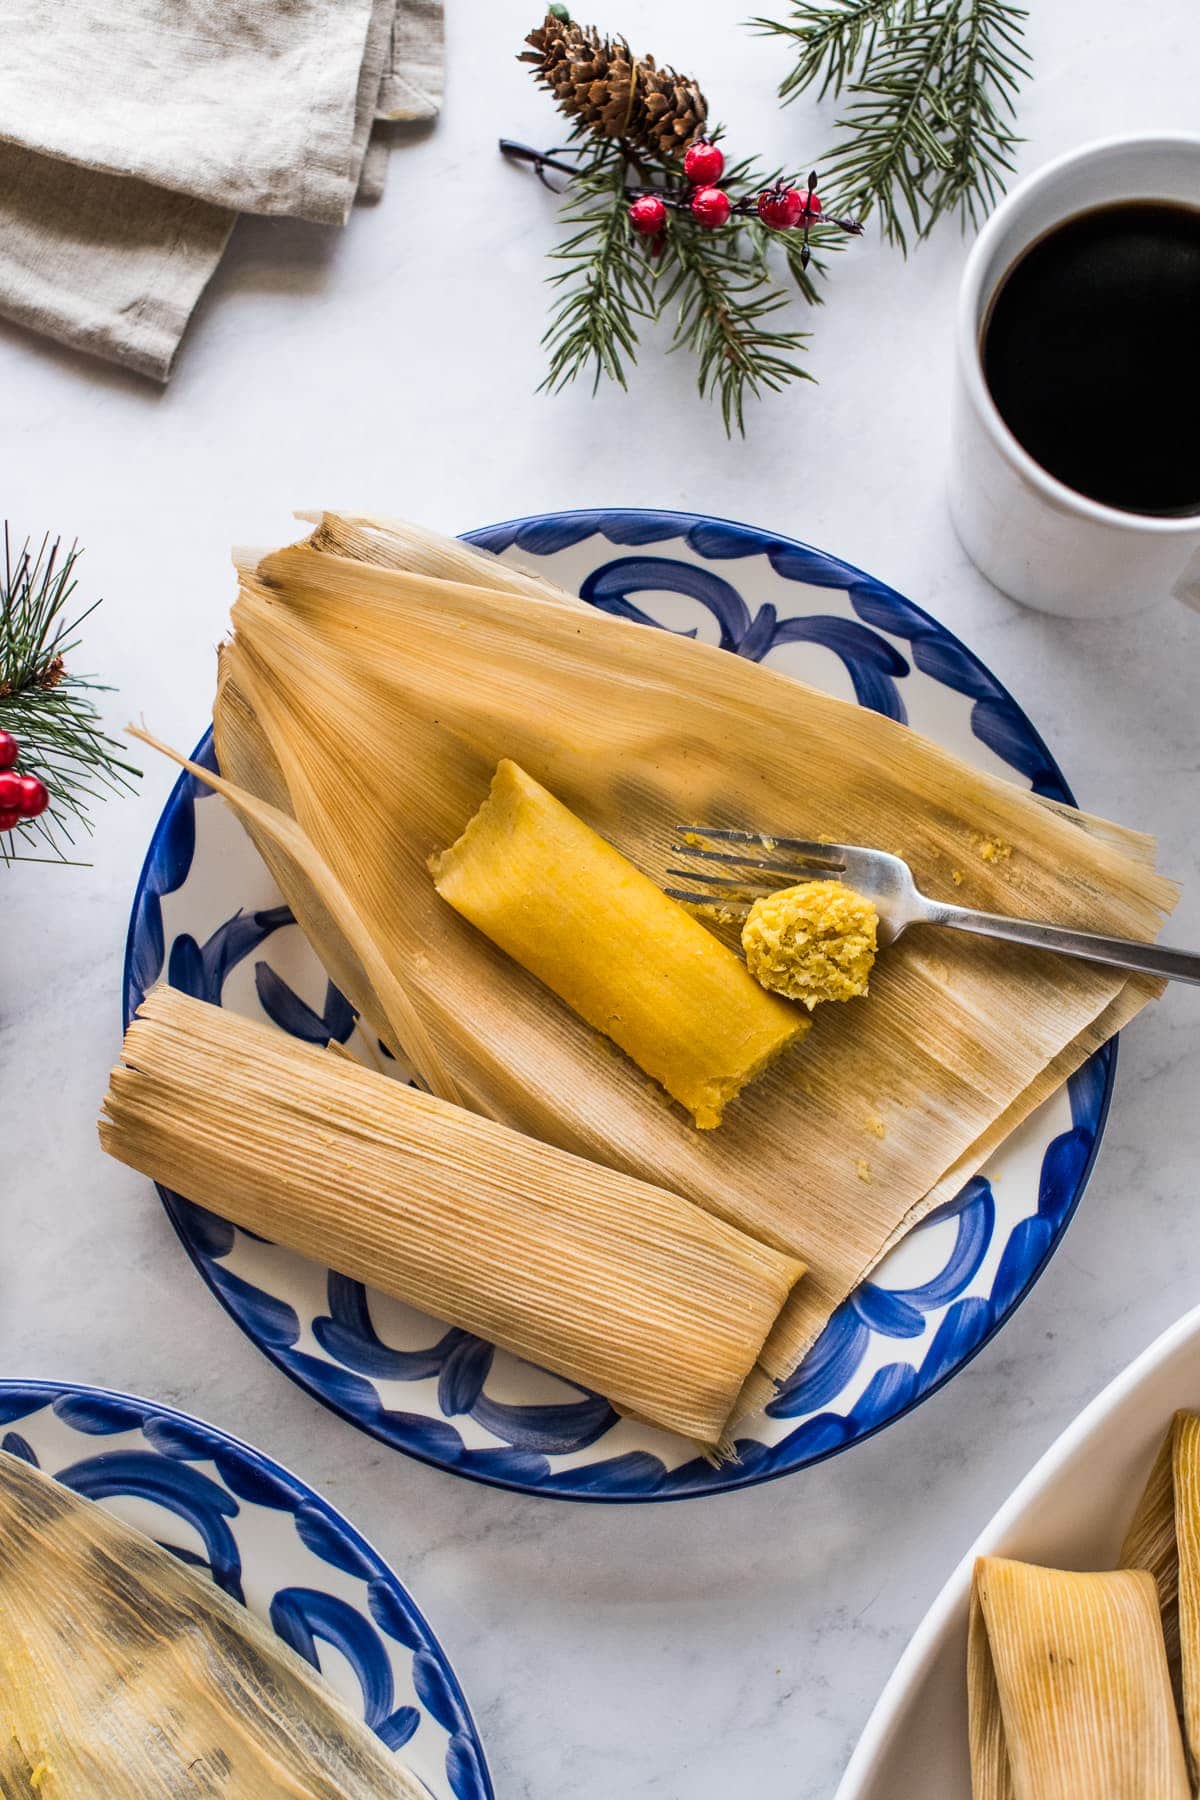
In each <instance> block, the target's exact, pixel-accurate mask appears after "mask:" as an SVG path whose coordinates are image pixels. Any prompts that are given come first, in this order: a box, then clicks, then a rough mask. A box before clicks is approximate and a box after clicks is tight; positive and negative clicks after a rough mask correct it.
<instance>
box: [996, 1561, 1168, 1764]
mask: <svg viewBox="0 0 1200 1800" xmlns="http://www.w3.org/2000/svg"><path fill="white" fill-rule="evenodd" d="M967 1693H968V1703H969V1710H970V1740H971V1782H972V1793H973V1795H974V1800H1101V1796H1103V1797H1105V1800H1191V1792H1192V1790H1191V1785H1190V1783H1189V1781H1188V1775H1187V1768H1186V1765H1185V1762H1184V1754H1183V1743H1182V1740H1181V1737H1180V1733H1179V1722H1178V1720H1177V1718H1176V1716H1175V1705H1174V1700H1173V1698H1172V1694H1171V1681H1170V1675H1169V1672H1168V1669H1167V1656H1166V1650H1165V1647H1164V1645H1163V1638H1162V1629H1161V1626H1160V1624H1159V1617H1158V1598H1157V1594H1156V1592H1155V1587H1154V1580H1153V1577H1152V1576H1150V1575H1149V1574H1147V1573H1146V1572H1145V1571H1144V1570H1123V1571H1115V1572H1112V1573H1106V1574H1077V1573H1074V1572H1068V1571H1064V1570H1061V1569H1041V1568H1036V1567H1035V1566H1033V1565H1032V1564H1030V1563H1022V1562H1013V1561H1009V1560H1007V1559H1006V1558H1004V1557H993V1556H988V1557H980V1559H979V1561H978V1562H977V1563H976V1565H975V1577H974V1582H973V1585H972V1589H971V1615H970V1626H969V1636H968V1651H967Z"/></svg>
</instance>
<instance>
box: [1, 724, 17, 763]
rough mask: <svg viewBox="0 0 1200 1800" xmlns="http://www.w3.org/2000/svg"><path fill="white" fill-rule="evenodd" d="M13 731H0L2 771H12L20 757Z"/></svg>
mask: <svg viewBox="0 0 1200 1800" xmlns="http://www.w3.org/2000/svg"><path fill="white" fill-rule="evenodd" d="M20 754H21V753H20V751H19V750H18V749H17V740H16V738H15V737H14V736H13V734H12V732H11V731H0V769H11V768H12V766H13V764H14V763H15V762H16V760H17V757H18V756H19V755H20Z"/></svg>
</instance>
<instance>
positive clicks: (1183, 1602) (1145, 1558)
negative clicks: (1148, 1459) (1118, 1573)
mask: <svg viewBox="0 0 1200 1800" xmlns="http://www.w3.org/2000/svg"><path fill="white" fill-rule="evenodd" d="M1120 1562H1121V1567H1122V1568H1126V1569H1146V1570H1148V1571H1149V1572H1150V1574H1151V1575H1153V1577H1154V1579H1155V1582H1156V1584H1157V1587H1158V1596H1159V1603H1160V1606H1161V1609H1162V1625H1163V1637H1164V1640H1165V1642H1166V1646H1167V1657H1168V1661H1169V1663H1170V1665H1171V1668H1172V1672H1173V1677H1174V1680H1175V1685H1176V1689H1177V1693H1178V1698H1179V1704H1180V1707H1181V1709H1182V1712H1183V1722H1184V1728H1185V1733H1186V1738H1187V1745H1188V1761H1189V1764H1190V1766H1191V1771H1192V1780H1193V1781H1194V1782H1197V1783H1200V1418H1197V1417H1196V1415H1195V1414H1194V1413H1188V1412H1178V1413H1176V1414H1175V1417H1174V1419H1173V1420H1172V1423H1171V1429H1170V1430H1169V1431H1168V1433H1167V1435H1166V1438H1165V1440H1164V1442H1163V1445H1162V1448H1161V1449H1160V1451H1159V1453H1158V1456H1157V1457H1156V1458H1155V1462H1154V1466H1153V1468H1152V1469H1151V1471H1150V1476H1149V1479H1148V1481H1147V1483H1146V1488H1145V1492H1144V1493H1143V1495H1142V1498H1141V1500H1140V1502H1139V1504H1138V1508H1137V1511H1136V1512H1135V1514H1134V1517H1133V1521H1132V1523H1131V1525H1130V1527H1129V1530H1128V1532H1127V1533H1126V1537H1125V1542H1124V1543H1123V1544H1122V1546H1121V1557H1120Z"/></svg>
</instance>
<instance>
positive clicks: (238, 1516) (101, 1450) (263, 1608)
mask: <svg viewBox="0 0 1200 1800" xmlns="http://www.w3.org/2000/svg"><path fill="white" fill-rule="evenodd" d="M0 1449H3V1450H6V1451H7V1452H8V1453H9V1455H10V1456H19V1457H21V1458H22V1459H23V1460H24V1461H25V1462H28V1463H32V1464H33V1465H34V1467H35V1468H38V1469H41V1470H42V1472H43V1473H44V1474H46V1475H52V1476H53V1477H54V1479H55V1480H56V1481H61V1482H62V1483H63V1485H64V1486H65V1487H69V1488H71V1489H72V1491H73V1492H74V1493H76V1494H80V1495H82V1497H83V1498H84V1499H85V1500H94V1501H96V1502H97V1503H98V1504H99V1505H101V1506H104V1507H107V1508H108V1510H109V1511H110V1512H113V1513H116V1515H117V1516H118V1518H121V1519H123V1520H124V1521H125V1523H126V1524H127V1525H133V1526H135V1527H136V1528H137V1529H138V1530H139V1531H143V1532H145V1534H146V1536H147V1537H150V1538H153V1539H155V1541H156V1542H158V1543H160V1544H162V1545H163V1547H164V1548H165V1549H167V1550H171V1551H173V1552H174V1554H175V1555H176V1556H178V1557H181V1558H182V1559H183V1561H184V1562H187V1563H189V1564H191V1566H192V1567H193V1568H195V1569H197V1570H198V1571H202V1572H205V1573H207V1574H208V1575H209V1576H210V1577H211V1578H212V1580H213V1581H215V1582H216V1584H217V1586H218V1587H220V1588H223V1589H224V1591H225V1592H226V1593H227V1594H228V1595H229V1596H230V1598H231V1599H233V1600H236V1601H238V1602H239V1603H240V1604H241V1605H243V1606H248V1607H249V1608H250V1609H251V1611H252V1612H253V1613H254V1614H255V1615H256V1617H257V1618H259V1619H260V1620H261V1621H262V1623H263V1624H264V1625H269V1626H270V1628H271V1629H272V1630H273V1631H274V1632H275V1634H276V1636H277V1637H280V1638H282V1639H283V1641H284V1642H285V1643H286V1644H289V1645H290V1646H291V1648H292V1649H293V1650H295V1651H296V1652H297V1654H298V1655H300V1656H303V1657H304V1658H305V1659H306V1660H307V1661H308V1662H310V1663H312V1664H313V1665H314V1666H315V1667H316V1668H318V1669H319V1670H320V1671H321V1673H322V1675H324V1677H325V1679H326V1680H327V1681H328V1682H329V1683H330V1685H331V1686H332V1687H333V1688H334V1689H335V1690H336V1691H337V1693H338V1694H340V1696H341V1698H342V1699H343V1700H344V1701H345V1702H346V1704H347V1705H348V1706H349V1707H350V1709H351V1711H352V1712H354V1713H356V1714H357V1715H358V1716H359V1717H360V1718H361V1719H363V1720H364V1721H365V1723H366V1724H368V1725H369V1726H370V1727H371V1729H372V1730H373V1731H374V1732H376V1733H377V1734H378V1736H379V1737H380V1738H381V1739H382V1740H383V1742H384V1743H385V1744H386V1745H387V1746H388V1748H389V1750H393V1751H394V1752H395V1753H396V1755H397V1756H398V1757H399V1758H400V1759H401V1760H402V1761H403V1763H404V1766H405V1768H406V1769H408V1770H409V1771H410V1772H411V1773H412V1774H413V1775H415V1776H416V1777H417V1778H418V1780H419V1781H421V1783H422V1784H423V1785H424V1787H425V1788H426V1789H427V1790H428V1792H429V1795H430V1800H492V1784H491V1780H490V1778H489V1775H488V1772H487V1765H486V1763H485V1761H484V1756H483V1749H482V1746H481V1745H480V1742H479V1739H478V1737H477V1735H476V1732H475V1727H474V1725H473V1724H472V1722H471V1715H470V1713H469V1712H468V1711H467V1703H466V1701H465V1700H464V1699H463V1694H462V1689H461V1688H460V1687H459V1685H458V1682H457V1680H456V1679H455V1676H454V1672H453V1670H452V1669H451V1667H450V1664H449V1663H448V1662H447V1660H446V1656H445V1653H444V1652H443V1650H442V1648H441V1646H440V1644H439V1643H438V1641H437V1639H436V1638H435V1637H434V1635H433V1633H432V1632H431V1631H430V1629H429V1627H428V1625H427V1624H426V1623H425V1620H424V1619H423V1618H422V1617H421V1614H420V1613H419V1612H418V1610H417V1608H416V1606H415V1605H414V1604H413V1602H412V1600H411V1599H410V1598H409V1596H408V1594H407V1593H406V1592H405V1589H404V1588H403V1587H402V1586H401V1584H400V1581H399V1580H398V1578H397V1577H396V1576H395V1575H394V1574H393V1573H392V1571H391V1569H389V1568H388V1566H387V1564H386V1563H385V1562H384V1561H383V1559H382V1558H381V1557H380V1556H378V1555H377V1554H376V1552H375V1551H374V1550H372V1548H371V1546H370V1545H369V1544H368V1543H367V1541H366V1539H365V1538H362V1537H360V1536H359V1534H358V1532H357V1531H355V1529H354V1527H353V1526H352V1525H350V1524H349V1523H348V1522H347V1521H346V1520H345V1519H343V1518H342V1516H341V1514H340V1513H337V1512H335V1511H334V1509H333V1507H332V1506H330V1505H329V1503H328V1501H326V1500H322V1498H321V1496H320V1495H319V1494H316V1493H314V1492H313V1490H312V1489H311V1488H310V1487H307V1486H306V1485H305V1483H304V1482H302V1481H300V1480H298V1479H297V1477H296V1476H295V1475H291V1474H289V1473H288V1471H287V1470H286V1469H283V1468H280V1466H279V1464H278V1463H274V1462H271V1461H270V1459H269V1458H268V1457H265V1456H263V1455H261V1454H260V1453H259V1452H258V1451H257V1450H252V1449H251V1448H250V1446H249V1445H248V1444H243V1443H240V1442H239V1441H238V1439H237V1438H231V1437H228V1436H227V1435H226V1434H225V1433H224V1432H223V1431H218V1430H216V1428H215V1427H214V1426H212V1425H204V1424H201V1422H200V1420H199V1419H192V1418H189V1417H188V1416H187V1415H186V1414H185V1413H178V1412H174V1411H172V1410H171V1408H169V1407H165V1406H156V1405H155V1404H154V1403H153V1402H152V1401H149V1400H137V1399H134V1398H133V1396H132V1395H129V1394H114V1393H110V1392H109V1391H108V1390H107V1389H105V1388H93V1387H77V1386H76V1385H75V1384H74V1383H72V1382H63V1381H0Z"/></svg>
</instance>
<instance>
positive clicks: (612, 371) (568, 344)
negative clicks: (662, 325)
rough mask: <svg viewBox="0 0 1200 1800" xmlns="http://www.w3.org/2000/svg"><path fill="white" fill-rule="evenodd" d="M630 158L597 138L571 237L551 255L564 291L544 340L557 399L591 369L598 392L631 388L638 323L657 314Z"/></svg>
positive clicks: (579, 170)
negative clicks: (604, 381)
mask: <svg viewBox="0 0 1200 1800" xmlns="http://www.w3.org/2000/svg"><path fill="white" fill-rule="evenodd" d="M625 178H626V158H625V155H624V153H623V151H622V149H621V146H620V144H618V143H616V142H614V141H613V140H611V139H605V138H601V139H597V140H595V141H593V142H592V143H590V144H588V145H587V146H586V147H584V148H583V149H581V150H580V151H579V153H578V163H577V167H576V169H575V172H574V174H573V175H572V177H571V190H570V191H571V196H572V197H571V199H570V200H569V201H568V202H567V204H566V206H565V207H564V208H563V212H562V221H563V224H564V225H565V226H566V230H567V235H566V237H565V238H564V239H563V241H562V242H561V243H560V244H559V245H558V247H557V249H555V250H553V251H551V253H550V254H551V257H552V259H553V260H554V261H555V262H559V263H562V265H563V267H562V268H561V269H558V270H556V272H555V273H554V274H552V275H551V276H550V277H549V280H550V283H551V285H552V286H554V287H556V288H558V289H559V290H560V293H559V297H558V299H557V300H556V301H555V304H554V306H553V308H552V310H551V314H550V324H549V326H548V327H547V330H546V333H545V336H544V337H543V339H542V342H543V344H545V345H546V347H547V349H548V350H549V352H550V367H549V370H548V372H547V374H546V378H545V380H544V381H543V382H542V383H541V388H542V390H544V391H545V392H547V393H551V394H555V393H558V392H559V391H560V390H561V389H562V388H564V387H567V386H568V385H569V384H570V383H571V382H572V381H575V380H576V379H577V378H578V377H579V376H580V375H584V374H586V373H587V372H588V371H589V370H590V371H591V375H592V392H593V393H595V391H596V389H597V388H598V387H599V385H600V379H601V377H602V376H604V375H607V376H609V377H610V378H611V379H612V380H613V381H615V382H617V383H619V385H620V386H621V387H626V386H627V385H628V384H627V381H626V375H625V363H626V360H628V361H629V362H631V363H632V362H636V361H637V322H638V321H639V320H644V319H649V318H651V317H653V314H654V296H653V293H652V290H651V282H650V270H649V266H648V264H647V262H646V256H645V249H644V246H642V245H640V244H638V243H637V241H636V240H635V239H634V237H633V234H632V233H631V231H630V229H629V224H628V221H627V219H626V217H625V202H624V192H625Z"/></svg>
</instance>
